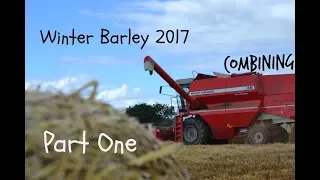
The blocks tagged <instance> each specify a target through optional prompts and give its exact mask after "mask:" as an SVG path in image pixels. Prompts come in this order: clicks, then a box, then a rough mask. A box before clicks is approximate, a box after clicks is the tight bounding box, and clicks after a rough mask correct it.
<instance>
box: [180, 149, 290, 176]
mask: <svg viewBox="0 0 320 180" xmlns="http://www.w3.org/2000/svg"><path fill="white" fill-rule="evenodd" d="M175 156H176V158H177V159H178V161H180V162H181V163H182V164H183V165H184V166H185V168H187V170H188V171H189V174H190V175H191V179H196V180H205V179H217V180H218V179H219V180H264V179H273V180H280V179H282V180H293V179H295V173H294V170H295V159H294V156H295V145H294V144H268V145H256V146H252V145H246V144H228V145H197V146H184V147H183V148H182V149H181V150H180V151H179V152H178V153H177V154H176V155H175Z"/></svg>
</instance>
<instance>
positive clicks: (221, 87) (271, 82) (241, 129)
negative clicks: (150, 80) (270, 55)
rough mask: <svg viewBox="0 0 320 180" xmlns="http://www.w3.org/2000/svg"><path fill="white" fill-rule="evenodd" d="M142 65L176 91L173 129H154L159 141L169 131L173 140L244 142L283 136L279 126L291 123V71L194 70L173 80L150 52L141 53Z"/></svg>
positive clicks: (278, 139)
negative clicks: (229, 72) (244, 139)
mask: <svg viewBox="0 0 320 180" xmlns="http://www.w3.org/2000/svg"><path fill="white" fill-rule="evenodd" d="M144 69H145V70H146V71H149V72H150V75H152V73H153V71H155V72H157V73H158V74H159V75H160V76H161V77H162V78H163V79H164V80H165V81H166V82H167V83H168V84H169V85H170V86H171V87H172V88H173V89H174V90H175V91H176V92H177V93H178V94H179V95H178V96H176V98H177V100H178V101H177V102H178V115H176V117H175V126H174V129H173V130H172V129H171V131H170V130H169V131H166V132H162V133H160V132H159V131H158V137H159V138H160V139H162V140H166V139H169V138H170V136H169V135H168V133H169V134H170V132H171V133H172V135H173V137H174V138H173V139H174V141H183V142H184V144H187V145H191V144H207V143H214V142H228V140H230V139H232V138H234V137H236V136H239V135H241V134H246V135H247V138H248V143H250V144H266V143H270V142H282V143H285V142H287V141H288V139H289V135H288V132H287V130H286V129H285V128H283V126H282V125H283V124H292V123H294V122H295V75H294V74H282V75H262V74H258V73H243V74H232V75H227V74H220V73H214V74H215V75H207V74H201V73H198V74H197V76H196V77H195V78H188V79H181V80H177V81H175V80H173V79H172V78H171V77H170V76H169V75H168V74H167V73H166V72H165V71H164V70H163V69H162V68H161V67H160V66H159V65H158V64H157V63H156V62H155V61H154V60H153V59H152V58H151V57H150V56H146V57H145V58H144ZM161 91H162V86H160V94H161ZM165 133H166V136H167V137H163V135H161V134H165Z"/></svg>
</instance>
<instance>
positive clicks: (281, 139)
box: [272, 126, 289, 143]
mask: <svg viewBox="0 0 320 180" xmlns="http://www.w3.org/2000/svg"><path fill="white" fill-rule="evenodd" d="M276 131H277V133H276V135H275V136H274V137H273V138H272V139H273V142H274V143H287V142H289V133H288V131H287V130H285V129H284V128H283V127H281V126H277V128H276Z"/></svg>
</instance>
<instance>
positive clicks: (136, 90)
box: [133, 88, 141, 92]
mask: <svg viewBox="0 0 320 180" xmlns="http://www.w3.org/2000/svg"><path fill="white" fill-rule="evenodd" d="M133 91H134V92H140V91H141V89H140V88H134V89H133Z"/></svg>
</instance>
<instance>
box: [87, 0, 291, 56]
mask: <svg viewBox="0 0 320 180" xmlns="http://www.w3.org/2000/svg"><path fill="white" fill-rule="evenodd" d="M121 5H122V6H123V5H124V4H121ZM129 7H130V8H129ZM294 7H295V3H294V1H293V0H283V1H276V0H260V1H256V0H201V1H200V0H193V1H191V0H176V1H156V0H148V1H146V0H145V1H139V2H133V3H127V4H126V6H124V8H126V11H125V12H124V11H119V13H118V14H116V15H114V16H113V17H112V18H118V20H119V22H120V21H126V23H127V25H128V27H127V28H132V29H133V30H134V31H136V32H140V33H146V34H150V40H149V43H148V44H147V46H156V47H157V48H159V47H161V48H162V50H166V51H167V52H188V53H192V52H193V53H203V52H210V53H212V52H234V51H236V52H239V51H248V50H250V51H253V50H267V49H277V48H281V47H285V46H286V45H288V44H289V45H293V42H294V18H295V13H294V12H295V11H294ZM85 11H86V12H87V14H90V15H91V16H95V17H99V18H101V16H102V14H103V16H104V17H105V16H107V14H105V13H102V12H93V11H90V10H85ZM109 16H111V15H109ZM113 21H116V19H113ZM123 23H125V22H122V24H123ZM132 25H133V26H134V27H132ZM157 29H163V30H167V29H173V30H174V29H189V30H190V33H189V36H188V40H187V42H186V44H182V43H180V44H174V43H173V44H155V43H154V41H155V40H156V39H157V38H158V37H159V36H160V33H156V32H155V31H156V30H157ZM179 36H180V38H183V34H182V33H180V34H179ZM151 41H153V42H151ZM290 43H291V44H290ZM157 50H158V49H157Z"/></svg>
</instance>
